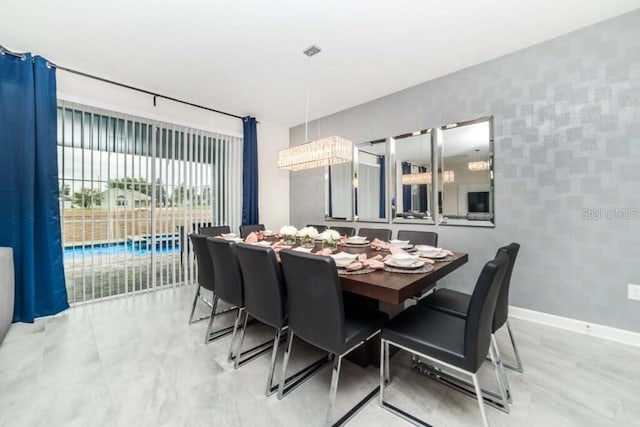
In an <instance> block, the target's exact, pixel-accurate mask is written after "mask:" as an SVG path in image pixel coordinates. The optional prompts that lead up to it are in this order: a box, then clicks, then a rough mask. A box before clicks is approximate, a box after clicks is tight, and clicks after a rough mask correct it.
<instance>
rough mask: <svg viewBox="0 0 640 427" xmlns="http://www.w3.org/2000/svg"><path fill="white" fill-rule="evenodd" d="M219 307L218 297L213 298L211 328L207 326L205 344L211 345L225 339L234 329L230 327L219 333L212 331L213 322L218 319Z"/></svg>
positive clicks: (210, 317) (218, 331)
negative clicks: (217, 310)
mask: <svg viewBox="0 0 640 427" xmlns="http://www.w3.org/2000/svg"><path fill="white" fill-rule="evenodd" d="M217 306H218V297H217V296H215V295H214V296H213V303H212V306H211V316H209V326H207V334H206V335H205V337H204V343H205V344H209V343H212V342H213V341H215V340H217V339H219V338H222V337H225V336H227V335H229V334H230V333H231V332H232V330H233V328H232V327H228V328H222V329H220V330H217V331H211V329H212V327H213V320H214V319H215V317H216V307H217Z"/></svg>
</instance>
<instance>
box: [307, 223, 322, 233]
mask: <svg viewBox="0 0 640 427" xmlns="http://www.w3.org/2000/svg"><path fill="white" fill-rule="evenodd" d="M307 227H313V228H315V229H316V230H318V233H322V232H323V231H324V230H326V229H327V226H326V225H320V224H307Z"/></svg>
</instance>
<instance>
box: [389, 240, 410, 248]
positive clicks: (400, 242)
mask: <svg viewBox="0 0 640 427" xmlns="http://www.w3.org/2000/svg"><path fill="white" fill-rule="evenodd" d="M409 243H410V241H409V240H398V239H394V240H389V244H390V245H393V246H400V247H404V246H410V245H409Z"/></svg>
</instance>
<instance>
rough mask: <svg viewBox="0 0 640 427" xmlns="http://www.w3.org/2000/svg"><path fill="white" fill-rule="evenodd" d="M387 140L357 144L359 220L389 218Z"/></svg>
mask: <svg viewBox="0 0 640 427" xmlns="http://www.w3.org/2000/svg"><path fill="white" fill-rule="evenodd" d="M386 154H387V144H386V140H384V139H379V140H377V141H371V142H365V143H362V144H358V145H356V155H355V156H354V158H355V159H356V161H355V168H356V173H357V174H356V177H355V200H356V206H355V208H356V209H355V212H356V218H357V219H358V220H359V221H385V220H386V219H387V206H386V200H387V196H386V194H387V190H386V169H387V168H386V163H387V161H386V160H387V157H386Z"/></svg>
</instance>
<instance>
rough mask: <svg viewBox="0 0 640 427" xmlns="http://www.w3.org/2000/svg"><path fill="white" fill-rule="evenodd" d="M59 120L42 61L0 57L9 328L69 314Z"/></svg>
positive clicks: (0, 174)
mask: <svg viewBox="0 0 640 427" xmlns="http://www.w3.org/2000/svg"><path fill="white" fill-rule="evenodd" d="M56 114H57V112H56V75H55V70H54V69H53V68H49V67H47V61H46V59H44V58H41V57H39V56H36V57H32V56H31V55H30V54H25V55H24V58H19V57H14V56H11V55H0V149H1V150H2V155H1V156H0V198H1V200H2V205H1V207H0V246H10V247H12V248H13V257H14V267H15V284H16V285H15V286H16V289H15V291H16V292H15V306H14V312H13V321H14V322H33V319H34V318H35V317H40V316H46V315H50V314H55V313H58V312H60V311H62V310H64V309H66V308H67V307H69V303H68V301H67V290H66V287H65V282H64V269H63V265H62V239H61V233H60V208H59V205H58V163H57V162H58V160H57V147H56V137H57V134H56V126H57V120H56Z"/></svg>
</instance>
